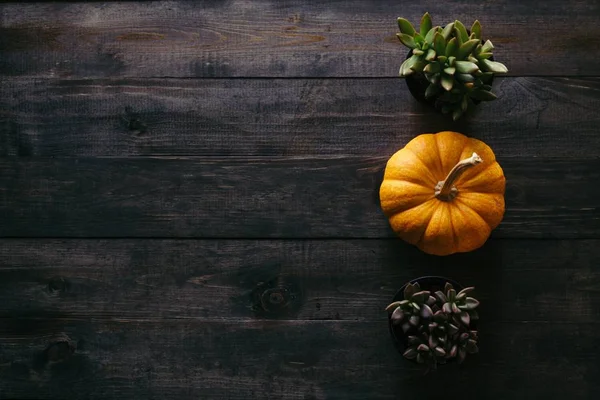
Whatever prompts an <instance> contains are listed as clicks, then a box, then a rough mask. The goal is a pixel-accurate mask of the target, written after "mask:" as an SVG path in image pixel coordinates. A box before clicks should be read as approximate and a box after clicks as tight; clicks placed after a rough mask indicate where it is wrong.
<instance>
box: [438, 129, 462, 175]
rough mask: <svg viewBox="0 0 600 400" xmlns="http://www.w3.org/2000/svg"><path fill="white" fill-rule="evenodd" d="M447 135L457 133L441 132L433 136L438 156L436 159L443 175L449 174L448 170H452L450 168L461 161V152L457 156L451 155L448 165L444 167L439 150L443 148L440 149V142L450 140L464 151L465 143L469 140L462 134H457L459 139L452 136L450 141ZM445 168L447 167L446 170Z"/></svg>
mask: <svg viewBox="0 0 600 400" xmlns="http://www.w3.org/2000/svg"><path fill="white" fill-rule="evenodd" d="M448 134H453V135H456V134H457V133H456V132H451V131H442V132H439V133H438V134H436V135H435V136H434V137H435V143H436V145H437V153H438V155H439V156H438V157H439V159H440V164H441V169H440V171H441V172H442V173H443V174H448V172H450V170H451V169H452V167H453V166H454V165H456V163H458V162H459V161H460V160H461V158H460V155H461V154H462V151H461V152H460V153H459V154H456V155H453V156H452V157H451V162H450V165H449V166H446V165H444V159H443V156H442V151H441V149H442V148H443V146H442V147H440V141H442V142H443V141H444V140H446V141H448V140H452V141H453V142H454V143H459V144H460V146H461V147H462V148H463V149H464V148H465V147H466V143H465V141H468V140H469V138H467V137H466V136H464V135H462V134H459V135H460V136H459V137H456V136H454V137H453V138H452V139H450V138H448V137H447V136H448ZM446 167H448V168H446Z"/></svg>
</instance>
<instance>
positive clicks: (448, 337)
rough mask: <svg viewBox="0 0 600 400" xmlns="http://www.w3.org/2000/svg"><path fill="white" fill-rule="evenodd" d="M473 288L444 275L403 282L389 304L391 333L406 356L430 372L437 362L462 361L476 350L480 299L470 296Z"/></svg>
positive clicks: (387, 309) (387, 308)
mask: <svg viewBox="0 0 600 400" xmlns="http://www.w3.org/2000/svg"><path fill="white" fill-rule="evenodd" d="M424 288H427V289H428V290H423V289H424ZM473 290H474V288H473V287H467V288H462V287H461V286H460V285H458V284H456V282H454V283H452V282H451V281H450V280H448V279H445V278H441V277H423V278H419V279H416V280H413V281H411V282H409V283H407V284H406V285H404V286H403V288H402V289H400V291H398V293H397V294H396V296H395V297H394V301H393V302H392V303H391V304H389V305H388V306H387V307H386V311H388V317H389V326H390V333H391V334H392V337H393V338H394V339H395V341H396V343H397V345H399V346H400V349H401V350H402V352H403V356H404V357H405V358H407V359H409V360H414V361H416V362H417V363H419V364H423V365H425V366H426V368H427V369H426V372H429V371H430V370H432V369H436V368H437V365H438V364H446V363H448V362H452V361H458V363H462V362H463V361H464V360H465V358H466V356H467V354H474V353H477V352H478V351H479V348H478V346H477V341H478V334H477V330H476V326H475V324H476V321H477V319H478V318H479V316H478V314H477V311H476V310H475V309H476V308H477V306H478V305H479V301H478V300H477V299H475V298H474V297H471V296H470V295H469V294H470V293H471V292H472V291H473Z"/></svg>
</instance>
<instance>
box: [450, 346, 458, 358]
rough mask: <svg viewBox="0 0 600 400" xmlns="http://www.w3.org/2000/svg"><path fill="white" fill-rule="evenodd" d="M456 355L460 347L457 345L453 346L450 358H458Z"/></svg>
mask: <svg viewBox="0 0 600 400" xmlns="http://www.w3.org/2000/svg"><path fill="white" fill-rule="evenodd" d="M456 353H458V346H457V345H453V346H452V348H451V350H450V358H454V357H456Z"/></svg>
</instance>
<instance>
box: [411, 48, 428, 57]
mask: <svg viewBox="0 0 600 400" xmlns="http://www.w3.org/2000/svg"><path fill="white" fill-rule="evenodd" d="M412 53H413V55H415V56H422V55H423V54H425V52H424V51H423V50H419V49H413V50H412Z"/></svg>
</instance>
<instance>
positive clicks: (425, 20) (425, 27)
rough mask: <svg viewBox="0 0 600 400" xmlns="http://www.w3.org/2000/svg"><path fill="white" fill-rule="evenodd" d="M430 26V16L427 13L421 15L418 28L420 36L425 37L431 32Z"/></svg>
mask: <svg viewBox="0 0 600 400" xmlns="http://www.w3.org/2000/svg"><path fill="white" fill-rule="evenodd" d="M432 25H433V24H432V22H431V16H430V15H429V13H428V12H426V13H425V14H423V17H422V18H421V24H420V26H419V28H420V29H419V30H420V32H421V36H425V35H427V32H429V31H430V30H431V27H432Z"/></svg>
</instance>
